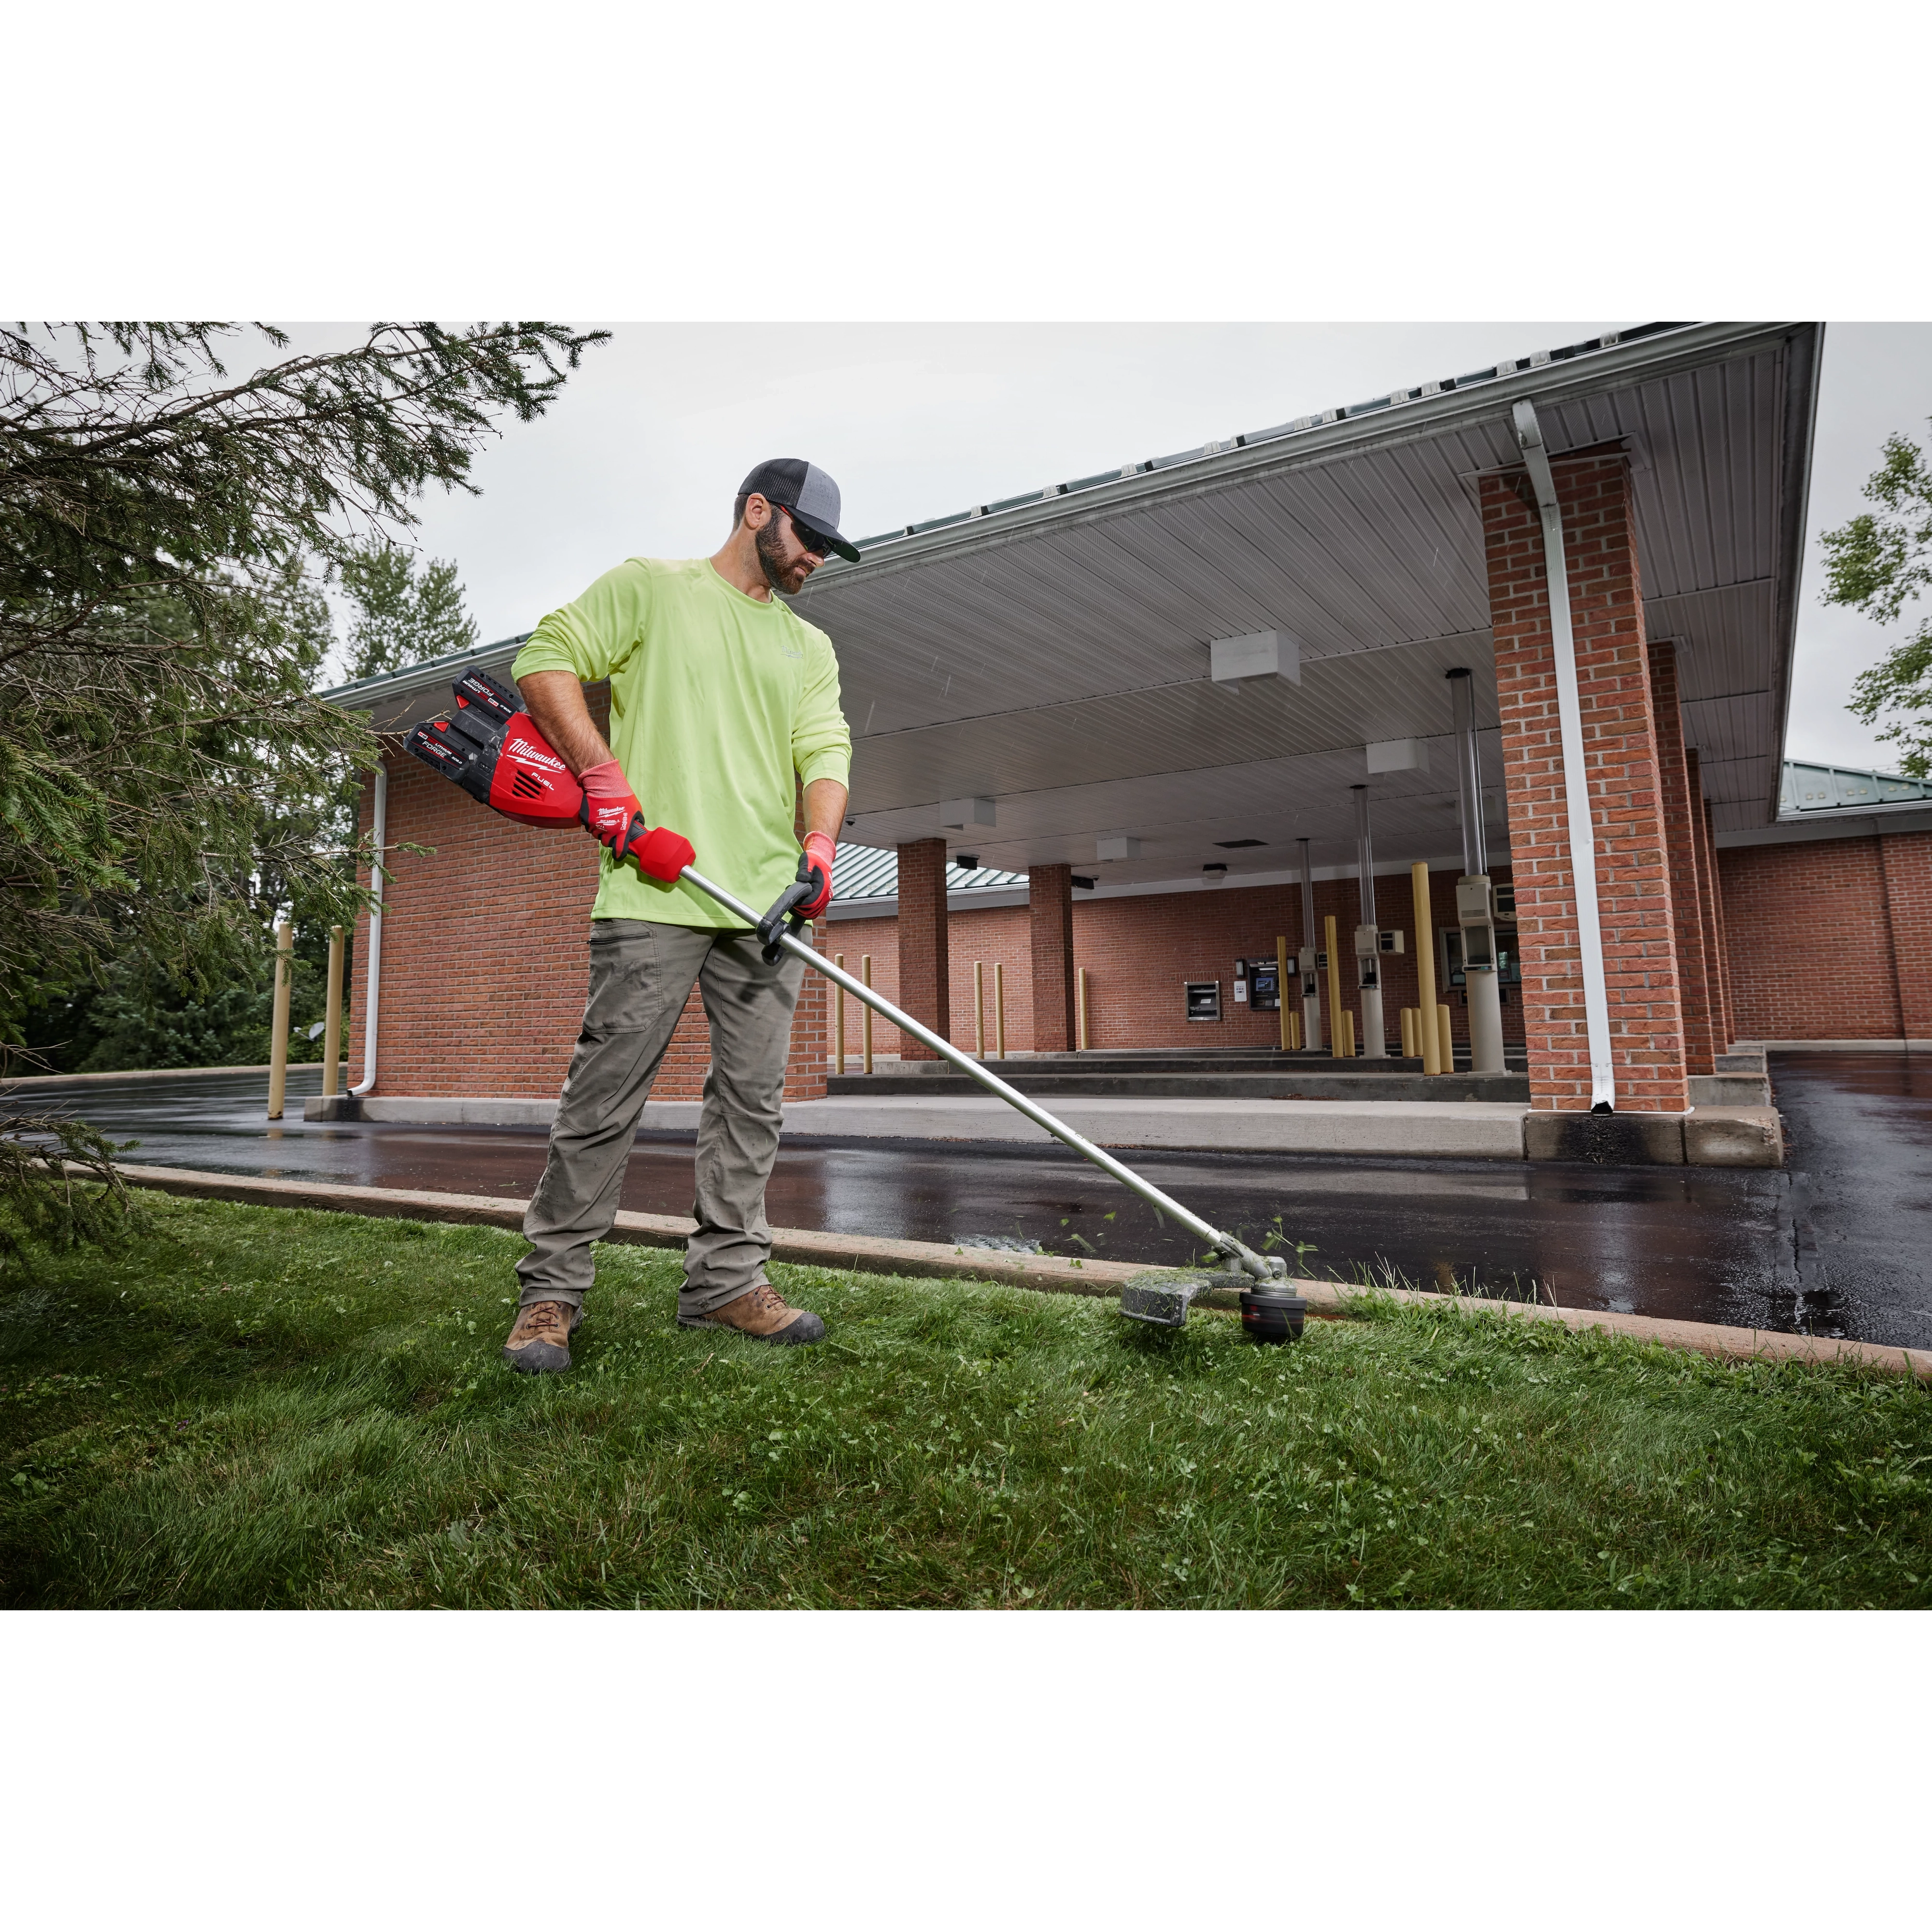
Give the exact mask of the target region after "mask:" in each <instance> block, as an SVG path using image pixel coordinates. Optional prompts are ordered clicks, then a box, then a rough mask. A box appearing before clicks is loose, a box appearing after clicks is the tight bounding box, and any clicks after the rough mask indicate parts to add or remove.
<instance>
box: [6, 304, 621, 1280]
mask: <svg viewBox="0 0 1932 1932" xmlns="http://www.w3.org/2000/svg"><path fill="white" fill-rule="evenodd" d="M603 339H604V338H603V336H602V335H601V334H598V335H583V334H578V333H575V332H571V331H570V330H568V329H565V328H563V327H561V326H558V325H556V324H553V323H488V324H478V325H477V326H473V327H471V328H468V329H460V330H451V329H444V328H443V327H441V326H439V325H437V324H434V323H413V324H407V325H403V324H387V323H385V324H381V325H379V326H376V327H374V328H372V329H371V330H370V331H369V332H368V335H367V337H366V338H365V340H364V341H362V343H360V344H358V345H357V346H356V347H353V348H351V349H349V350H343V351H339V352H332V353H326V354H316V355H307V356H283V357H282V358H281V359H280V360H278V361H274V362H268V363H266V365H264V366H262V367H260V368H256V369H254V371H253V372H252V373H251V374H231V373H230V371H229V367H228V365H227V361H226V359H227V358H229V357H230V356H232V355H233V353H234V350H235V348H236V347H237V346H238V345H240V346H247V345H248V344H250V343H251V342H252V343H254V344H259V345H260V346H262V347H265V348H266V349H267V350H271V351H280V350H286V349H287V346H288V344H287V338H284V336H282V335H281V334H280V333H279V332H277V331H275V330H274V329H268V328H266V327H262V326H257V328H256V329H254V331H253V332H252V335H251V334H249V333H247V332H244V331H243V330H242V328H241V327H240V326H239V325H236V324H232V323H67V324H49V325H45V326H41V325H32V326H28V325H21V326H13V327H10V328H9V327H0V716H4V717H5V720H6V729H5V731H4V732H0V1070H4V1066H5V1060H6V1058H7V1054H8V1053H9V1052H10V1051H11V1050H13V1049H14V1048H17V1046H18V1044H19V1043H20V1041H21V1040H22V1026H23V1021H24V1019H25V1018H26V1013H27V1012H28V1009H29V1008H30V1007H33V1006H34V1005H35V1004H38V1003H40V1002H42V1001H44V1000H45V998H46V996H47V995H49V993H52V994H57V995H67V996H70V997H71V995H73V994H74V992H76V991H77V989H80V988H81V987H83V986H86V984H87V983H89V982H90V981H92V980H97V979H98V977H100V976H101V975H102V974H104V972H105V971H106V970H107V962H110V961H111V960H115V959H119V960H121V961H123V962H127V961H136V962H138V964H137V966H136V967H127V966H124V969H123V970H124V971H133V972H134V973H135V974H136V978H137V979H138V980H140V981H141V983H143V984H148V983H152V981H153V980H154V978H156V977H158V978H159V979H160V980H163V981H165V982H166V983H168V984H169V985H171V986H176V987H188V988H192V989H196V990H197V991H199V992H203V993H209V992H214V990H215V989H219V988H220V987H223V986H233V985H238V984H246V985H248V986H250V987H251V988H252V987H255V986H260V984H262V983H263V980H265V978H266V973H265V971H264V970H263V957H264V950H265V947H266V944H267V931H266V929H267V927H268V925H269V923H270V922H272V919H273V918H274V916H275V913H276V911H277V910H278V908H289V909H292V910H293V912H294V914H295V916H296V918H297V919H298V920H299V921H300V922H303V923H304V924H305V925H314V926H326V924H328V923H329V922H331V921H332V920H336V921H340V922H342V923H344V924H347V923H349V922H350V920H351V919H353V914H354V911H355V909H356V901H357V890H356V859H357V858H358V856H360V857H361V859H362V862H363V863H364V864H365V865H366V863H367V860H368V855H367V853H361V854H358V853H357V852H356V850H354V849H353V847H352V846H351V844H350V841H349V838H348V836H347V832H346V830H345V829H344V823H343V813H342V809H341V799H342V796H343V793H344V780H345V778H347V775H349V774H350V772H352V771H353V769H355V768H356V767H358V766H368V765H369V764H370V763H373V762H374V756H375V739H374V736H373V734H372V733H371V731H370V730H369V729H368V727H367V725H366V724H365V723H364V722H363V721H362V719H360V718H358V717H356V716H355V715H352V714H350V713H348V712H343V711H340V710H338V709H336V708H335V706H332V705H329V704H327V703H324V702H323V701H322V700H320V698H319V697H317V696H316V694H315V688H314V687H315V685H316V682H317V678H318V676H319V675H320V670H321V667H322V664H323V658H324V656H325V655H326V652H327V651H328V649H329V646H330V643H331V642H332V639H331V634H330V630H329V622H328V613H327V609H326V604H325V603H324V601H323V597H322V594H321V586H322V583H323V580H325V578H326V576H327V574H329V572H331V571H338V572H340V571H342V570H343V569H344V568H345V567H348V568H354V567H356V565H355V559H356V558H357V557H358V556H359V555H362V554H364V553H366V552H367V550H368V547H369V546H370V545H371V544H372V543H376V544H380V543H381V542H382V541H385V540H387V539H390V538H393V537H394V536H395V535H398V534H400V533H401V532H406V531H407V529H409V528H410V526H412V524H413V523H414V521H415V520H416V511H415V507H414V506H415V503H416V499H417V498H418V497H419V495H420V493H422V491H423V490H425V489H426V488H428V487H429V486H431V484H437V485H440V486H441V487H443V488H446V489H460V490H473V489H474V487H475V486H474V485H473V484H471V483H470V481H469V466H470V463H471V461H472V458H473V455H474V453H475V450H476V449H477V448H478V446H480V445H481V443H482V442H483V441H484V440H485V438H487V437H489V436H490V435H491V434H493V433H494V425H495V423H496V420H497V419H498V418H499V417H500V416H502V415H503V414H504V413H510V414H511V415H514V416H515V417H516V418H517V419H518V420H520V421H524V422H527V421H529V420H530V419H532V418H534V417H535V416H539V415H541V413H543V411H544V410H545V408H547V406H548V405H549V404H550V401H552V400H553V398H554V397H555V396H556V393H557V392H558V391H559V389H560V388H561V387H562V385H563V383H564V382H565V380H566V378H567V376H568V372H569V371H571V369H574V368H575V367H576V366H577V362H578V360H579V359H580V356H581V354H582V353H583V350H584V348H585V347H586V346H588V345H589V344H592V343H594V342H597V341H602V340H603ZM426 592H427V584H426V583H425V585H424V586H418V589H417V591H416V593H415V594H414V596H413V608H415V609H416V610H417V611H418V612H419V614H421V615H422V616H424V617H425V619H429V620H431V621H433V622H434V624H436V625H440V626H441V627H442V628H440V629H439V630H437V631H435V633H434V634H437V635H445V634H449V625H450V623H451V622H452V597H453V596H455V595H456V594H457V593H456V586H455V585H454V583H453V582H449V583H440V584H439V586H437V588H436V589H434V592H427V594H425V593H426ZM454 621H456V622H461V621H462V620H461V619H460V610H458V612H457V613H456V616H455V619H454ZM9 1043H11V1045H10V1044H9ZM6 1112H7V1110H6V1109H5V1108H4V1107H0V1115H4V1114H5V1113H6ZM34 1125H35V1123H34V1122H33V1121H28V1120H27V1119H26V1118H24V1117H20V1116H15V1117H13V1118H12V1119H10V1120H5V1119H0V1197H5V1198H11V1199H15V1200H16V1203H17V1201H18V1199H20V1198H23V1197H20V1196H18V1195H17V1187H16V1184H19V1185H20V1186H24V1187H31V1186H32V1185H33V1184H34V1183H33V1181H32V1170H31V1163H29V1165H28V1166H27V1167H25V1168H23V1167H22V1166H21V1165H20V1162H21V1160H23V1159H24V1158H25V1157H24V1156H23V1155H22V1154H20V1145H21V1144H20V1139H19V1136H20V1134H21V1133H26V1132H28V1131H30V1130H31V1129H32V1128H33V1127H34ZM40 1125H42V1126H44V1125H45V1124H44V1123H40ZM76 1157H77V1158H79V1156H78V1155H77V1156H76ZM83 1164H84V1163H83ZM23 1175H25V1176H26V1178H25V1179H24V1180H23V1179H22V1178H21V1177H22V1176H23ZM16 1211H17V1213H18V1214H21V1215H23V1216H25V1217H26V1219H28V1220H31V1221H33V1224H34V1226H37V1227H41V1228H42V1229H43V1231H44V1225H45V1224H44V1223H43V1221H41V1220H34V1217H33V1216H31V1215H28V1214H27V1211H26V1210H24V1209H20V1208H18V1206H16ZM68 1225H70V1226H71V1225H73V1224H72V1223H69V1224H68ZM4 1251H5V1240H4V1238H0V1253H4Z"/></svg>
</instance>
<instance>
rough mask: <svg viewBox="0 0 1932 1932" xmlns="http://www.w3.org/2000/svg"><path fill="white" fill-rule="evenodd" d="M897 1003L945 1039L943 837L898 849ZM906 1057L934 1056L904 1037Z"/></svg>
mask: <svg viewBox="0 0 1932 1932" xmlns="http://www.w3.org/2000/svg"><path fill="white" fill-rule="evenodd" d="M898 926H899V995H898V1004H900V1005H901V1007H904V1009H905V1010H906V1011H907V1013H910V1014H911V1016H913V1019H916V1020H917V1021H919V1022H921V1024H922V1025H926V1026H929V1027H930V1028H932V1031H934V1032H935V1033H936V1034H938V1035H939V1036H940V1037H941V1039H944V1040H950V1039H951V1038H952V1037H953V1028H952V1026H951V1025H950V1019H951V1015H952V1010H953V1008H952V988H951V983H950V980H949V978H948V976H947V970H946V967H947V960H946V945H947V940H946V841H945V840H944V838H916V839H914V840H913V842H912V843H911V844H910V845H901V847H899V919H898ZM899 1051H900V1052H901V1054H903V1055H904V1057H905V1058H907V1060H937V1059H938V1058H939V1056H938V1054H936V1053H935V1052H933V1050H932V1048H930V1047H929V1046H922V1045H921V1044H920V1043H919V1042H918V1041H917V1040H911V1039H908V1040H906V1041H905V1043H904V1045H903V1046H901V1048H900V1049H899Z"/></svg>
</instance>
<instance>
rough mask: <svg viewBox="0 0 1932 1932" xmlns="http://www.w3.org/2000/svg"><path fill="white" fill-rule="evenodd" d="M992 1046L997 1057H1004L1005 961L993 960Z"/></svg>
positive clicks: (1005, 1016) (1005, 1039)
mask: <svg viewBox="0 0 1932 1932" xmlns="http://www.w3.org/2000/svg"><path fill="white" fill-rule="evenodd" d="M993 1046H994V1049H995V1051H996V1052H998V1055H999V1057H1000V1058H1001V1059H1002V1060H1004V1059H1005V1058H1006V1057H1007V962H1005V961H1004V959H996V960H995V961H994V962H993Z"/></svg>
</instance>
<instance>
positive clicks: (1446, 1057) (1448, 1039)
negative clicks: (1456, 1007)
mask: <svg viewBox="0 0 1932 1932" xmlns="http://www.w3.org/2000/svg"><path fill="white" fill-rule="evenodd" d="M1436 1022H1437V1025H1439V1028H1440V1029H1441V1034H1442V1037H1441V1040H1440V1041H1439V1043H1438V1045H1437V1046H1436V1052H1438V1053H1439V1054H1440V1055H1442V1070H1443V1072H1444V1073H1454V1072H1455V1070H1456V1037H1455V1035H1454V1034H1452V1033H1451V1031H1449V1009H1448V1007H1442V1006H1439V1007H1437V1008H1436Z"/></svg>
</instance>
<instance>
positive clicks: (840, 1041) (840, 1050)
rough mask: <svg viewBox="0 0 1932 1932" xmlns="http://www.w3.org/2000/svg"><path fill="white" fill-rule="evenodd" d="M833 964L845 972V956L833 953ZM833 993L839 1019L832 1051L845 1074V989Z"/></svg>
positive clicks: (835, 1022) (834, 1022) (834, 989)
mask: <svg viewBox="0 0 1932 1932" xmlns="http://www.w3.org/2000/svg"><path fill="white" fill-rule="evenodd" d="M832 965H835V967H837V968H838V970H839V971H840V972H841V973H842V972H844V970H845V956H844V953H833V954H832ZM832 994H833V996H834V997H835V998H836V999H837V1001H838V1017H837V1019H835V1020H834V1021H833V1022H832V1050H833V1052H835V1053H836V1054H837V1055H838V1070H839V1072H840V1073H844V1071H845V989H844V987H843V986H834V987H833V988H832Z"/></svg>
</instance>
